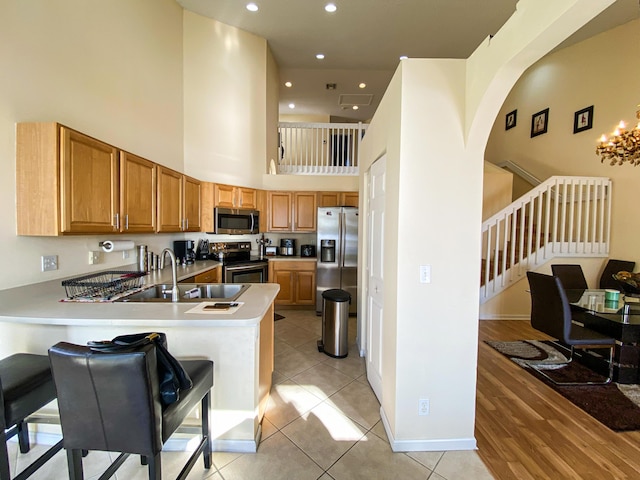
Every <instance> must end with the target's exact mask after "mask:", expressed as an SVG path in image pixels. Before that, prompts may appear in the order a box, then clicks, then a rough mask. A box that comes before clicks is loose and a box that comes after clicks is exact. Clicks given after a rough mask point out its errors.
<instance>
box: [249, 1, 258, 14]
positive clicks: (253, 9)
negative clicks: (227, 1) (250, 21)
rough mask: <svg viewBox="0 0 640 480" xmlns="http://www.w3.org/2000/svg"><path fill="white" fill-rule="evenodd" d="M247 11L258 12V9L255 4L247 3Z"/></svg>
mask: <svg viewBox="0 0 640 480" xmlns="http://www.w3.org/2000/svg"><path fill="white" fill-rule="evenodd" d="M247 10H249V11H250V12H257V11H258V10H259V7H258V5H256V4H255V3H247Z"/></svg>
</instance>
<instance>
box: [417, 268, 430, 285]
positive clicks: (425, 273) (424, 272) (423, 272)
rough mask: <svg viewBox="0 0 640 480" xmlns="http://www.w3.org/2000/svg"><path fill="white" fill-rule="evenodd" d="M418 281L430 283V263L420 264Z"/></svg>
mask: <svg viewBox="0 0 640 480" xmlns="http://www.w3.org/2000/svg"><path fill="white" fill-rule="evenodd" d="M420 283H431V265H420Z"/></svg>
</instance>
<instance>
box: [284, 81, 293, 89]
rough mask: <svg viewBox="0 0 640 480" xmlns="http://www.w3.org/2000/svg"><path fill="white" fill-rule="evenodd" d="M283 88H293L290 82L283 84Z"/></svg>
mask: <svg viewBox="0 0 640 480" xmlns="http://www.w3.org/2000/svg"><path fill="white" fill-rule="evenodd" d="M284 86H285V87H287V88H291V87H293V83H291V82H284Z"/></svg>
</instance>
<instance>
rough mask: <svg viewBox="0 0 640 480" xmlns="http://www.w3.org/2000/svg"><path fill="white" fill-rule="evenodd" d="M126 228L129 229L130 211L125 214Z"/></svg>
mask: <svg viewBox="0 0 640 480" xmlns="http://www.w3.org/2000/svg"><path fill="white" fill-rule="evenodd" d="M124 229H125V230H129V214H128V213H127V214H126V215H125V216H124Z"/></svg>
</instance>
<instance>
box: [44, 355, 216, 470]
mask: <svg viewBox="0 0 640 480" xmlns="http://www.w3.org/2000/svg"><path fill="white" fill-rule="evenodd" d="M155 349H156V347H155V345H154V344H148V345H145V346H144V347H142V348H140V349H137V350H128V351H121V352H110V353H106V352H95V351H92V350H91V349H90V348H89V347H85V346H80V345H73V344H70V343H65V342H61V343H58V344H56V345H54V346H53V347H51V349H49V358H50V360H51V369H52V372H53V378H54V382H55V386H56V391H57V393H58V409H59V411H60V424H61V425H62V435H63V442H64V448H65V450H66V451H67V462H68V465H69V479H70V480H82V479H83V478H84V473H83V471H82V459H81V452H82V451H83V450H101V451H108V452H120V453H121V455H119V456H118V458H117V459H116V460H115V461H114V462H113V463H112V464H111V465H110V466H109V467H108V468H107V470H106V471H105V472H104V473H103V474H102V476H101V477H100V478H101V479H103V478H104V479H106V478H110V477H111V476H112V475H113V474H114V473H115V472H116V470H117V469H118V468H119V467H120V466H121V465H122V464H123V463H124V461H125V460H126V459H127V457H128V456H129V455H130V454H135V455H141V456H142V457H143V458H142V463H143V464H148V466H149V479H151V480H161V478H162V473H161V461H160V452H161V450H162V446H163V444H164V443H165V442H166V441H167V440H168V439H169V437H170V436H171V435H172V434H173V433H174V432H175V431H176V430H177V428H178V427H179V426H180V424H181V423H182V422H183V421H184V419H185V418H186V417H187V415H188V414H189V413H190V412H191V410H193V409H194V408H195V407H196V406H197V405H198V403H200V405H201V417H202V423H201V435H202V439H201V441H200V445H199V446H198V448H197V449H196V451H195V452H194V453H193V454H192V455H191V457H190V458H189V460H188V461H187V463H186V465H185V466H184V468H183V469H182V472H180V475H179V476H178V477H177V478H178V479H185V478H186V477H187V475H188V474H189V471H190V470H191V468H192V467H193V465H194V464H195V462H196V460H197V458H198V456H199V455H200V454H201V453H202V454H203V457H204V466H205V468H207V469H208V468H210V467H211V445H210V438H211V434H210V429H209V409H210V402H211V400H210V391H211V388H212V387H213V362H211V361H209V360H186V361H182V362H180V363H181V364H182V366H183V367H184V369H185V371H186V372H187V373H188V375H189V376H190V377H191V380H192V381H193V387H192V388H191V389H189V390H187V391H181V392H180V398H179V400H178V401H177V402H175V403H172V404H170V405H168V406H165V407H163V406H162V403H161V400H160V387H159V385H160V382H159V380H158V371H157V361H156V352H155Z"/></svg>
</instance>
